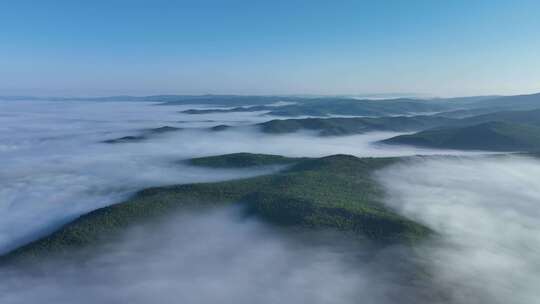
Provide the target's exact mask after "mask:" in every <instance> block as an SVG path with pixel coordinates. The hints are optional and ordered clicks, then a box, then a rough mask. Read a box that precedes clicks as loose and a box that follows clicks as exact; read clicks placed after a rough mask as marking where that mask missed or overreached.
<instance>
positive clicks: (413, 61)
mask: <svg viewBox="0 0 540 304" xmlns="http://www.w3.org/2000/svg"><path fill="white" fill-rule="evenodd" d="M0 29H1V30H0V94H3V95H8V94H10V95H11V94H17V95H79V96H80V95H116V94H134V95H146V94H162V93H163V94H173V93H177V94H204V93H215V94H230V93H234V94H371V93H419V94H427V95H437V96H457V95H477V94H518V93H529V92H536V91H540V1H537V0H521V1H520V0H514V1H510V0H507V1H502V0H490V1H488V0H468V1H465V0H463V1H462V0H448V1H442V0H441V1H436V0H423V1H422V0H417V1H415V0H407V1H406V0H403V1H399V0H394V1H390V0H388V1H384V0H382V1H381V0H378V1H374V0H373V1H362V0H357V1H347V0H342V1H337V0H336V1H330V0H328V1H319V0H311V1H308V0H306V1H297V0H287V1H277V0H274V1H270V0H269V1H256V0H230V1H225V0H222V1H217V0H216V1H210V0H198V1H163V0H152V1H150V0H147V1H138V0H130V1H120V0H108V1H105V0H104V1H99V0H93V1H82V0H71V1H62V0H57V1H52V0H51V1H49V0H34V1H25V0H11V1H6V0H0Z"/></svg>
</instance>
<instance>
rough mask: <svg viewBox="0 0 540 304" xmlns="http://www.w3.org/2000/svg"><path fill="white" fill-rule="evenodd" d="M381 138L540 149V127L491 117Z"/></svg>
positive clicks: (406, 142) (461, 147)
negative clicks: (468, 122) (460, 124)
mask: <svg viewBox="0 0 540 304" xmlns="http://www.w3.org/2000/svg"><path fill="white" fill-rule="evenodd" d="M381 142H382V143H385V144H400V145H414V146H421V147H429V148H443V149H459V150H486V151H535V150H540V127H539V126H535V125H527V124H518V123H509V122H501V121H490V122H485V123H480V124H477V125H472V126H465V127H447V128H440V129H432V130H427V131H421V132H418V133H415V134H411V135H400V136H396V137H392V138H390V139H386V140H383V141H381Z"/></svg>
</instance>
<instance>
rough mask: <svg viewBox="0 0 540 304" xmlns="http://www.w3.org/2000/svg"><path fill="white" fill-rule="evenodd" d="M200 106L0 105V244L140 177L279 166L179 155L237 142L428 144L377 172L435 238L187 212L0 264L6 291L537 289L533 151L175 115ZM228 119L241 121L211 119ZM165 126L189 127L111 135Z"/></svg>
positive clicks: (247, 115)
mask: <svg viewBox="0 0 540 304" xmlns="http://www.w3.org/2000/svg"><path fill="white" fill-rule="evenodd" d="M206 107H207V106H197V105H194V106H186V105H166V106H165V105H159V104H156V103H147V102H84V101H17V102H13V101H8V102H0V113H1V114H0V157H1V159H2V160H3V166H2V169H1V170H0V216H2V218H3V220H2V221H0V253H6V252H8V251H10V250H12V249H14V248H16V247H18V246H20V245H23V244H25V243H27V242H29V241H31V240H34V239H36V238H39V237H40V236H43V235H45V234H47V233H49V232H51V231H53V230H54V229H56V228H58V227H59V226H60V225H62V224H64V223H67V222H68V221H70V220H72V219H74V218H76V217H77V216H79V215H81V214H84V213H87V212H89V211H92V210H95V209H97V208H100V207H104V206H108V205H111V204H115V203H119V202H122V201H124V200H125V199H127V198H129V197H130V196H131V195H133V194H134V193H135V192H137V191H139V190H142V189H144V188H148V187H153V186H163V185H176V184H191V183H201V182H214V181H225V180H231V179H238V178H245V177H252V176H258V175H263V174H269V173H274V172H277V171H279V170H281V169H283V168H284V167H283V166H268V167H260V168H259V167H256V168H242V169H238V168H237V169H232V168H231V169H223V168H222V169H216V168H213V169H212V168H203V167H195V166H191V165H188V164H187V163H186V162H184V161H185V160H187V159H190V158H193V157H200V156H210V155H220V154H227V153H236V152H250V153H264V154H276V155H283V156H290V157H322V156H328V155H333V154H350V155H354V156H357V157H390V156H396V157H398V156H414V155H431V156H421V157H411V158H407V159H406V160H402V161H400V162H398V163H397V164H393V165H390V166H388V167H385V168H383V169H381V170H379V171H377V173H376V174H375V175H374V176H373V178H374V179H375V180H376V181H377V182H378V183H379V184H380V185H382V187H383V189H384V192H385V196H384V204H385V205H386V206H388V208H391V209H393V210H396V211H397V212H398V213H399V214H401V215H403V216H405V217H407V218H410V219H413V220H416V221H418V222H420V223H422V224H424V225H426V226H428V227H430V228H431V229H433V230H434V232H435V233H436V236H435V237H432V238H431V239H430V240H429V241H427V242H424V243H422V245H421V246H419V247H418V248H415V249H414V250H412V249H410V248H408V247H407V246H400V245H396V246H390V247H383V248H380V247H378V246H376V245H374V244H371V243H369V242H368V243H362V242H357V241H356V240H354V241H353V240H351V239H348V238H346V237H344V236H338V234H337V232H336V231H325V232H323V233H321V235H319V236H317V237H315V236H314V235H313V233H312V232H310V233H307V236H306V235H305V234H303V233H304V232H302V231H296V233H291V232H283V230H282V228H278V227H275V226H272V225H269V224H267V223H264V222H262V221H260V220H259V219H256V218H253V217H248V218H245V217H244V216H243V214H242V212H241V210H239V209H237V208H234V207H225V208H218V209H217V210H203V211H194V212H188V213H185V214H175V215H171V216H170V217H169V218H168V219H167V220H166V221H164V222H160V223H155V224H141V225H138V226H136V227H132V228H130V229H129V230H127V231H126V232H125V233H123V234H122V235H121V237H120V238H119V239H117V240H116V241H115V242H112V243H108V244H104V245H103V246H102V247H99V248H97V249H96V250H95V251H93V252H92V253H91V254H89V255H87V254H85V253H83V254H81V253H79V252H75V253H73V256H71V257H69V258H66V259H65V260H62V261H61V260H47V261H46V262H45V263H43V265H40V266H39V267H38V268H37V269H31V270H28V269H26V268H25V267H21V268H19V267H7V268H5V269H1V266H0V276H1V277H2V278H3V284H2V287H0V302H2V303H13V304H15V303H32V302H36V301H41V302H43V303H73V302H78V303H96V302H100V303H118V302H130V303H151V302H161V303H176V302H178V301H181V302H183V303H215V302H224V303H253V302H257V303H303V302H310V303H355V302H357V301H358V300H359V299H361V300H362V302H363V303H395V302H396V301H400V302H402V303H424V302H425V303H428V302H441V303H487V302H489V303H518V304H521V303H533V302H534V301H535V300H536V291H535V286H536V285H538V284H539V283H540V281H539V280H538V277H540V258H539V256H540V238H539V235H540V220H539V216H540V214H538V210H540V209H539V208H538V207H540V206H539V203H540V187H539V184H538V180H540V161H539V160H538V159H536V158H533V157H526V156H501V155H487V153H485V152H479V151H469V152H466V151H459V150H437V149H424V148H417V147H412V146H392V145H384V144H380V143H377V142H378V141H380V140H383V139H387V138H390V137H393V136H396V135H399V134H403V133H396V132H369V133H365V134H358V135H346V136H328V137H319V136H316V134H314V133H312V132H307V131H300V132H295V133H290V134H282V135H274V134H264V133H262V132H260V131H259V130H258V129H257V128H256V127H254V126H253V124H256V123H260V122H264V121H268V120H270V119H273V118H275V117H272V116H268V115H264V112H243V113H236V112H235V113H209V114H199V115H189V114H185V113H181V112H182V111H184V110H186V109H193V108H197V109H203V108H206ZM276 107H279V104H278V105H276ZM220 124H227V125H232V126H240V127H239V128H232V129H230V130H225V131H220V132H211V131H209V130H208V128H209V127H212V126H215V125H220ZM165 125H167V126H173V127H178V128H182V129H181V130H179V131H175V132H169V133H165V134H158V135H156V136H152V137H150V138H148V140H145V141H141V142H132V143H131V142H129V143H120V144H106V143H103V141H104V140H107V139H113V138H119V137H122V136H129V135H136V134H139V133H140V132H141V131H142V130H145V129H150V128H158V127H162V126H165ZM415 267H418V268H415ZM414 269H415V270H414ZM418 269H421V270H420V271H419V270H418ZM415 271H419V272H421V274H418V273H416V272H415ZM409 272H412V273H413V274H411V273H409ZM426 276H427V277H426ZM426 278H427V279H426ZM426 289H427V291H426Z"/></svg>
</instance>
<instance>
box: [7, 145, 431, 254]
mask: <svg viewBox="0 0 540 304" xmlns="http://www.w3.org/2000/svg"><path fill="white" fill-rule="evenodd" d="M242 159H243V160H244V161H242ZM398 160H399V159H398V158H356V157H353V156H347V155H334V156H328V157H323V158H317V159H290V160H287V159H286V158H283V157H280V156H271V155H250V154H240V155H239V154H236V155H224V156H218V157H210V158H203V159H201V158H199V159H196V160H193V161H192V163H193V164H199V165H204V166H207V167H216V168H217V167H219V168H221V167H224V166H225V167H230V166H234V167H245V166H247V165H258V164H261V163H262V164H264V165H267V164H283V162H284V161H286V162H289V163H291V165H290V167H289V168H288V169H286V170H284V171H281V172H279V173H275V174H270V175H265V176H259V177H254V178H247V179H240V180H233V181H227V182H218V183H202V184H187V185H178V186H168V187H156V188H149V189H146V190H143V191H140V192H139V193H137V194H136V195H135V196H133V197H132V198H131V199H129V200H128V201H125V202H123V203H120V204H117V205H113V206H109V207H105V208H102V209H98V210H95V211H93V212H90V213H88V214H85V215H83V216H81V217H79V218H78V219H76V220H74V221H73V222H71V223H68V224H67V225H65V226H63V227H61V228H60V229H59V230H57V231H56V232H54V233H53V234H51V235H49V236H46V237H44V238H42V239H40V240H37V241H35V242H32V243H30V244H28V245H26V246H23V247H21V248H19V249H16V250H15V251H12V252H11V253H9V254H7V255H5V256H3V257H2V258H1V259H2V261H3V262H9V261H13V259H15V260H21V259H24V258H39V257H43V256H50V255H54V254H61V253H68V252H69V251H70V250H75V249H80V248H83V247H85V246H92V245H95V244H99V243H100V242H101V241H102V240H105V239H108V238H111V237H113V236H114V235H115V234H116V233H118V232H121V231H122V230H123V229H126V228H127V227H129V226H131V225H135V224H137V223H141V222H144V221H151V220H156V219H159V218H160V217H162V216H167V215H169V214H171V213H172V212H182V210H183V209H184V208H202V207H211V206H216V205H224V204H238V205H241V206H242V207H243V208H244V210H245V213H246V215H250V216H257V217H259V218H260V219H263V220H266V221H267V222H269V223H274V224H276V225H280V226H285V227H305V228H310V229H311V228H332V229H338V230H342V231H349V232H352V233H354V234H356V235H358V236H359V237H361V238H363V239H370V240H372V241H375V242H377V243H380V244H392V243H408V244H410V243H412V242H415V241H418V240H421V239H423V238H425V237H426V236H428V235H429V234H431V230H430V229H429V228H427V227H425V226H423V225H421V224H419V223H416V222H413V221H411V220H409V219H407V218H404V217H402V216H400V215H398V214H397V213H395V212H393V211H392V210H390V209H388V208H386V207H385V206H384V205H383V204H382V203H381V201H382V200H381V198H382V195H383V191H382V189H381V188H380V186H379V185H378V184H377V183H376V182H375V181H374V180H373V179H372V178H371V175H372V173H373V172H374V171H375V170H377V169H380V168H382V167H385V166H387V165H390V164H393V163H395V162H397V161H398Z"/></svg>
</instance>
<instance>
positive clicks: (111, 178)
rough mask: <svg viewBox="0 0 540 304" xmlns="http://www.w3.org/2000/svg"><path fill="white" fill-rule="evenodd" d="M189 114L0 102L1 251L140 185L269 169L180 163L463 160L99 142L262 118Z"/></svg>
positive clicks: (240, 145)
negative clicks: (252, 156)
mask: <svg viewBox="0 0 540 304" xmlns="http://www.w3.org/2000/svg"><path fill="white" fill-rule="evenodd" d="M192 107H193V106H185V105H184V106H170V105H169V106H162V105H156V104H155V103H143V102H76V101H16V102H0V113H2V116H1V117H0V157H1V159H2V161H3V164H2V168H1V169H0V217H2V219H3V220H2V221H0V253H2V252H6V251H8V250H10V249H12V248H14V247H16V246H18V245H20V244H23V243H25V242H27V241H29V240H32V239H34V238H36V237H38V236H40V235H42V234H44V233H47V232H49V231H51V230H52V229H54V228H55V227H58V225H60V224H62V223H65V222H66V221H69V220H70V219H72V218H73V217H75V216H77V215H80V214H82V213H85V212H88V211H91V210H94V209H96V208H100V207H103V206H106V205H109V204H112V203H116V202H119V201H121V200H123V199H125V198H126V197H127V196H128V195H130V194H131V193H133V192H134V191H137V190H139V189H142V188H145V187H149V186H159V185H165V184H180V183H191V182H207V181H218V180H225V179H232V178H239V177H248V176H254V175H257V174H263V173H267V172H271V171H268V170H266V169H265V170H260V169H256V170H249V169H248V170H210V169H203V168H193V167H189V166H185V165H182V164H178V163H177V161H178V160H181V159H186V158H191V157H196V156H206V155H216V154H223V153H232V152H257V153H273V154H282V155H287V156H324V155H330V154H337V153H346V154H353V155H357V156H395V155H413V154H437V153H449V154H450V153H460V152H456V151H440V150H425V149H415V148H402V147H395V146H382V145H374V144H373V141H376V140H379V139H383V138H386V137H390V136H393V135H395V134H394V133H372V134H364V135H355V136H345V137H327V138H320V137H315V136H313V135H310V134H308V133H295V134H288V135H280V136H276V135H264V134H261V133H260V132H258V131H257V130H256V129H253V128H251V129H250V128H246V130H230V131H223V132H210V131H205V130H202V129H185V130H182V131H178V132H171V133H167V134H162V135H160V136H156V137H155V138H151V139H150V140H148V141H144V142H138V143H126V144H115V145H111V144H104V143H101V141H103V140H106V139H111V138H117V137H120V136H126V135H133V134H138V132H140V131H141V130H142V129H146V128H156V127H161V126H164V125H170V126H176V127H188V128H189V127H190V128H197V127H206V126H213V125H217V124H222V123H224V122H225V121H226V123H227V124H230V125H242V124H252V123H256V122H261V121H263V120H266V118H261V117H260V116H259V115H258V114H256V113H243V114H241V115H239V114H237V113H235V114H233V115H231V114H230V113H226V114H205V115H200V116H199V115H197V117H194V116H193V115H189V114H181V113H178V112H179V111H181V110H183V109H187V108H192ZM179 121H182V123H180V122H179Z"/></svg>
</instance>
